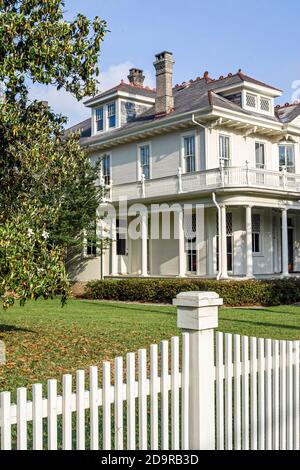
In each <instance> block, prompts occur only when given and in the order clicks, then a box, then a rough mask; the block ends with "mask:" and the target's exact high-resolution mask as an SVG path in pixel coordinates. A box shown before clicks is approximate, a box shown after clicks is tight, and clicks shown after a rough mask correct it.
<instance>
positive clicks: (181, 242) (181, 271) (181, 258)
mask: <svg viewBox="0 0 300 470" xmlns="http://www.w3.org/2000/svg"><path fill="white" fill-rule="evenodd" d="M174 219H175V217H174ZM177 232H178V250H179V251H178V276H179V277H185V276H186V253H185V236H184V213H183V209H181V210H180V211H179V212H178V230H177Z"/></svg>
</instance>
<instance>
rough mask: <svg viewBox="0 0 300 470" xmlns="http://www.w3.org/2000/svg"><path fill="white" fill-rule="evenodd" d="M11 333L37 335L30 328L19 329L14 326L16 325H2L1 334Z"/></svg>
mask: <svg viewBox="0 0 300 470" xmlns="http://www.w3.org/2000/svg"><path fill="white" fill-rule="evenodd" d="M11 331H17V332H22V333H35V334H37V332H36V331H34V330H29V328H19V327H18V326H14V325H0V333H9V332H11Z"/></svg>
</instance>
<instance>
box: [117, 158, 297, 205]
mask: <svg viewBox="0 0 300 470" xmlns="http://www.w3.org/2000/svg"><path fill="white" fill-rule="evenodd" d="M227 187H228V188H229V187H234V188H239V187H241V188H242V187H251V188H256V189H262V188H263V189H270V190H272V189H273V190H282V191H292V192H300V175H298V174H292V173H287V172H286V171H285V170H283V171H271V170H265V169H259V168H251V167H248V166H247V165H246V166H242V167H237V166H235V167H228V168H214V169H211V170H206V171H198V172H193V173H182V171H181V170H180V169H179V171H178V174H177V175H174V176H167V177H162V178H154V179H151V180H148V181H147V180H145V179H143V178H142V180H141V181H137V182H132V183H125V184H118V185H113V186H112V188H111V198H112V200H113V201H116V200H118V199H119V197H120V196H127V198H128V199H144V198H146V199H147V198H153V197H164V196H172V195H176V194H181V193H185V194H186V193H192V192H205V191H210V190H214V189H219V188H227Z"/></svg>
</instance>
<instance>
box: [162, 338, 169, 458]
mask: <svg viewBox="0 0 300 470" xmlns="http://www.w3.org/2000/svg"><path fill="white" fill-rule="evenodd" d="M168 355H169V343H168V341H162V342H161V356H160V361H161V365H160V368H161V378H160V397H161V450H169V357H168Z"/></svg>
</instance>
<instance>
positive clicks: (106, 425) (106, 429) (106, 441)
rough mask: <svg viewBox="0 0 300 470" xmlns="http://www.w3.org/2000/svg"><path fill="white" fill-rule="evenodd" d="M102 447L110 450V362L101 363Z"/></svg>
mask: <svg viewBox="0 0 300 470" xmlns="http://www.w3.org/2000/svg"><path fill="white" fill-rule="evenodd" d="M102 389H103V429H102V431H103V449H104V450H111V382H110V362H104V363H103V372H102Z"/></svg>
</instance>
